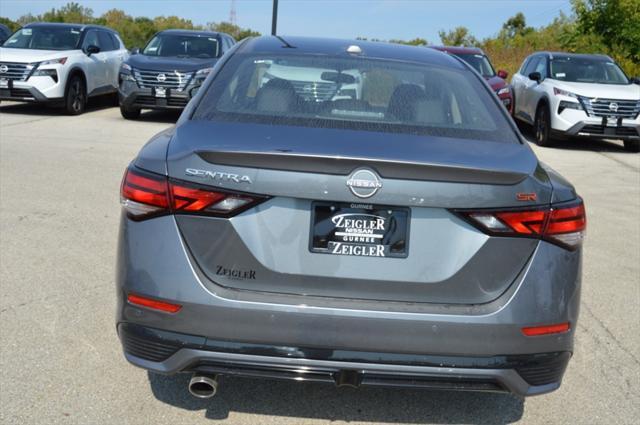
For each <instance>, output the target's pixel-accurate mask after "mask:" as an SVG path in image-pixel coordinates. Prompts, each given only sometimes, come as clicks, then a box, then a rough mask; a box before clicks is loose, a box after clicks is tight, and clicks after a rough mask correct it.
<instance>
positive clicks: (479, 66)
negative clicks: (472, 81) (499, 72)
mask: <svg viewBox="0 0 640 425" xmlns="http://www.w3.org/2000/svg"><path fill="white" fill-rule="evenodd" d="M456 56H458V57H459V58H460V59H462V60H463V61H465V62H466V63H468V64H469V65H471V67H472V68H473V69H475V70H476V71H478V72H479V73H480V75H482V76H483V77H487V78H491V77H493V76H494V75H496V72H495V71H494V70H493V67H492V66H491V62H489V59H487V57H486V56H484V55H477V54H470V53H461V54H456Z"/></svg>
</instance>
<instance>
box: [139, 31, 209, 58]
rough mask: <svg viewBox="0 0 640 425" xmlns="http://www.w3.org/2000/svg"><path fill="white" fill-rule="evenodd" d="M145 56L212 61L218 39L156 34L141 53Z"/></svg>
mask: <svg viewBox="0 0 640 425" xmlns="http://www.w3.org/2000/svg"><path fill="white" fill-rule="evenodd" d="M142 54H143V55H147V56H162V57H178V58H200V59H212V58H217V57H218V39H217V38H215V37H206V36H198V35H177V34H158V35H156V36H155V37H153V38H152V39H151V41H150V42H149V44H147V47H145V48H144V50H143V51H142Z"/></svg>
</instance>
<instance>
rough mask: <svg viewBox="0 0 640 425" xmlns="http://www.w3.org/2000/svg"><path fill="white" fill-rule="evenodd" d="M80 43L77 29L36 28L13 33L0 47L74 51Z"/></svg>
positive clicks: (78, 29)
mask: <svg viewBox="0 0 640 425" xmlns="http://www.w3.org/2000/svg"><path fill="white" fill-rule="evenodd" d="M79 41H80V28H79V27H58V26H37V27H28V28H22V29H19V30H18V31H16V32H15V33H13V35H12V36H11V37H9V38H8V39H7V41H5V42H4V44H3V45H2V47H10V48H14V49H37V50H74V49H77V48H78V44H79Z"/></svg>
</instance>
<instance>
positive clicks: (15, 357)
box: [0, 100, 640, 424]
mask: <svg viewBox="0 0 640 425" xmlns="http://www.w3.org/2000/svg"><path fill="white" fill-rule="evenodd" d="M176 118H177V115H176V114H172V113H157V112H154V113H146V114H143V117H142V119H141V120H139V121H125V120H123V119H122V118H121V117H120V113H119V111H118V109H117V108H115V107H113V106H112V103H111V101H110V100H100V101H97V102H96V101H94V102H92V106H91V107H90V108H89V111H88V112H87V113H86V114H85V115H82V116H78V117H70V116H64V115H62V114H61V112H60V111H59V110H56V109H51V108H47V107H43V106H38V105H22V104H15V103H7V102H3V103H2V104H0V422H1V423H2V424H58V423H61V424H149V423H153V424H186V423H189V424H200V423H202V424H204V423H209V424H212V423H216V422H224V423H235V424H312V423H313V424H317V423H325V422H328V421H332V422H335V423H344V422H350V423H353V424H359V423H385V424H394V423H399V424H418V423H425V424H432V423H433V424H449V423H463V424H467V423H469V424H470V423H516V422H520V423H526V424H556V423H557V424H564V423H571V424H611V423H615V424H632V423H637V420H638V417H640V391H639V385H640V332H639V331H640V155H638V154H630V153H626V152H625V151H624V150H623V149H622V143H619V142H583V143H576V142H571V143H564V144H562V145H560V146H559V147H556V148H537V147H535V150H536V152H537V153H538V155H539V157H540V158H541V159H542V160H543V161H545V162H547V163H548V164H550V165H551V166H552V167H553V168H555V169H556V170H558V171H559V172H561V173H562V174H563V175H564V176H565V177H567V178H568V179H569V180H570V181H571V182H573V183H574V184H575V186H576V187H577V189H578V191H579V193H580V194H581V195H582V196H583V198H584V199H585V203H586V206H587V214H588V221H589V223H588V235H587V240H586V244H585V249H584V269H583V292H582V307H581V313H580V314H581V317H580V321H579V323H578V331H577V341H576V350H575V354H574V357H573V359H572V361H571V363H570V364H569V368H568V371H567V373H566V375H565V379H564V383H563V385H562V387H561V389H560V390H558V391H556V392H554V393H551V394H548V395H544V396H538V397H533V398H528V399H526V400H522V399H519V398H517V397H515V396H512V395H508V394H479V393H478V394H476V393H461V392H438V391H426V390H417V391H416V390H388V389H377V388H376V389H366V388H362V389H358V390H353V389H336V388H334V387H333V386H330V385H322V384H307V383H287V382H273V381H260V380H248V379H238V378H236V379H224V380H223V382H222V385H221V387H220V392H219V395H217V396H216V397H215V398H213V399H210V400H205V401H201V400H196V399H194V398H192V397H191V396H190V395H189V394H188V392H187V388H186V385H187V381H188V377H186V376H176V377H165V376H159V375H153V374H148V373H147V372H146V371H144V370H142V369H138V368H135V367H133V366H131V365H129V364H128V363H127V362H126V361H125V360H124V357H123V355H122V352H121V347H120V343H119V341H118V339H117V336H116V331H115V325H114V317H115V285H114V266H115V254H116V236H117V229H118V221H119V214H120V205H119V185H120V181H121V178H122V174H123V171H124V169H125V167H126V166H127V164H128V163H129V161H130V160H131V159H132V158H133V157H134V156H135V154H136V152H137V151H138V150H139V149H140V147H141V146H142V145H143V144H144V143H145V142H146V141H147V140H148V139H149V138H150V137H151V136H152V135H153V134H155V133H157V132H159V131H161V130H162V129H164V128H166V127H168V126H170V125H172V123H173V122H175V120H176Z"/></svg>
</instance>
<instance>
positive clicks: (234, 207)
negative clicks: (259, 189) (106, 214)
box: [121, 167, 268, 220]
mask: <svg viewBox="0 0 640 425" xmlns="http://www.w3.org/2000/svg"><path fill="white" fill-rule="evenodd" d="M266 199H268V198H267V197H264V196H259V195H248V194H243V193H235V192H231V191H227V190H219V189H216V190H211V188H209V187H207V186H200V185H196V184H193V183H190V182H184V181H178V180H173V179H168V178H167V177H166V176H161V175H159V174H154V173H149V172H147V171H142V170H139V169H137V168H135V167H129V168H128V169H127V171H126V172H125V175H124V179H123V181H122V188H121V203H122V206H123V207H124V208H125V210H126V211H127V214H128V215H129V217H130V218H132V219H134V220H141V219H145V218H150V217H155V216H158V215H164V214H172V213H173V214H200V215H212V216H223V217H229V216H232V215H235V214H238V213H240V212H242V211H244V210H246V209H248V208H251V207H252V206H255V205H257V204H259V203H261V202H264V201H265V200H266Z"/></svg>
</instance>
